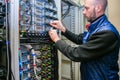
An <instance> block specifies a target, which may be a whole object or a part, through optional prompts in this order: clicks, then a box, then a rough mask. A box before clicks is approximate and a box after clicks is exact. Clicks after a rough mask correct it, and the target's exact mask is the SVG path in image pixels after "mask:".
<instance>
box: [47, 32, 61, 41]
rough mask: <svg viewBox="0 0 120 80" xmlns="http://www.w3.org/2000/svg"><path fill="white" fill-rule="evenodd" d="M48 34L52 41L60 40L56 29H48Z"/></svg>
mask: <svg viewBox="0 0 120 80" xmlns="http://www.w3.org/2000/svg"><path fill="white" fill-rule="evenodd" d="M49 35H50V38H51V39H52V41H53V42H56V41H58V40H60V38H59V36H58V34H57V31H56V30H50V31H49Z"/></svg>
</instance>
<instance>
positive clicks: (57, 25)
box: [50, 20, 66, 32]
mask: <svg viewBox="0 0 120 80" xmlns="http://www.w3.org/2000/svg"><path fill="white" fill-rule="evenodd" d="M50 25H51V26H53V27H54V28H56V29H58V30H61V31H62V32H65V31H66V28H65V27H64V26H63V25H62V23H61V21H58V20H55V21H52V22H50Z"/></svg>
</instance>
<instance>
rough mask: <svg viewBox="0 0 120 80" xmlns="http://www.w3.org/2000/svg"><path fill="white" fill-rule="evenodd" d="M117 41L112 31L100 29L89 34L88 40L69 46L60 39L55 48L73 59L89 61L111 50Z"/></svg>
mask: <svg viewBox="0 0 120 80" xmlns="http://www.w3.org/2000/svg"><path fill="white" fill-rule="evenodd" d="M117 43H118V38H117V37H116V35H115V34H114V33H113V32H110V31H101V32H97V33H95V34H93V35H92V36H90V38H89V40H88V42H86V43H85V44H82V45H79V46H78V47H71V46H70V45H68V44H66V43H65V42H64V41H62V40H58V41H57V42H56V46H57V48H58V49H59V50H60V51H61V52H62V53H63V54H64V55H65V56H67V57H68V58H69V59H71V60H73V61H78V62H79V61H89V60H93V59H98V58H99V57H102V56H104V55H106V54H109V53H110V52H112V51H113V50H114V49H115V47H116V45H117Z"/></svg>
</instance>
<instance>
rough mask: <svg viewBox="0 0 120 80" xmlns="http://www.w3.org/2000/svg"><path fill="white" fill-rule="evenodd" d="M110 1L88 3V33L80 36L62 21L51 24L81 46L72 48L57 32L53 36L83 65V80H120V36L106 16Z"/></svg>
mask: <svg viewBox="0 0 120 80" xmlns="http://www.w3.org/2000/svg"><path fill="white" fill-rule="evenodd" d="M106 6H107V0H86V1H85V5H84V10H83V14H84V16H85V17H86V18H87V20H88V22H90V26H89V27H88V31H87V32H84V33H82V34H79V35H76V34H74V33H72V32H70V31H68V30H67V29H66V28H65V27H64V26H63V25H62V23H61V22H60V21H53V22H51V23H50V25H52V26H53V27H55V28H57V29H59V30H61V31H62V33H63V35H64V36H66V37H67V38H68V39H70V40H71V41H73V42H74V43H76V44H78V45H79V46H78V47H71V46H70V45H68V44H67V43H65V42H64V41H62V40H61V39H60V37H59V36H58V35H57V32H56V31H55V30H50V31H49V35H50V37H51V39H52V40H53V41H54V42H55V44H56V46H57V48H58V49H59V50H60V51H61V52H62V53H63V54H64V55H65V56H67V57H68V58H69V59H71V60H73V61H77V62H81V68H80V69H81V80H119V76H118V71H119V69H118V63H117V61H118V54H119V45H120V37H119V33H118V31H117V30H116V29H115V27H114V26H113V25H112V24H111V23H110V22H109V21H108V19H107V17H106V15H105V9H106Z"/></svg>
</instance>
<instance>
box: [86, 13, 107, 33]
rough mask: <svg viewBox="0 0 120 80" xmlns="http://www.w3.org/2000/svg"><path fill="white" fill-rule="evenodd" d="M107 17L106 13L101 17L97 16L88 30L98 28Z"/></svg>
mask: <svg viewBox="0 0 120 80" xmlns="http://www.w3.org/2000/svg"><path fill="white" fill-rule="evenodd" d="M106 19H107V17H106V15H105V14H104V15H101V16H100V17H99V18H97V19H96V20H95V21H94V22H92V23H91V24H90V26H89V28H88V31H94V30H95V29H96V28H98V27H99V26H100V25H101V24H102V23H103V22H104V21H105V20H106Z"/></svg>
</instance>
